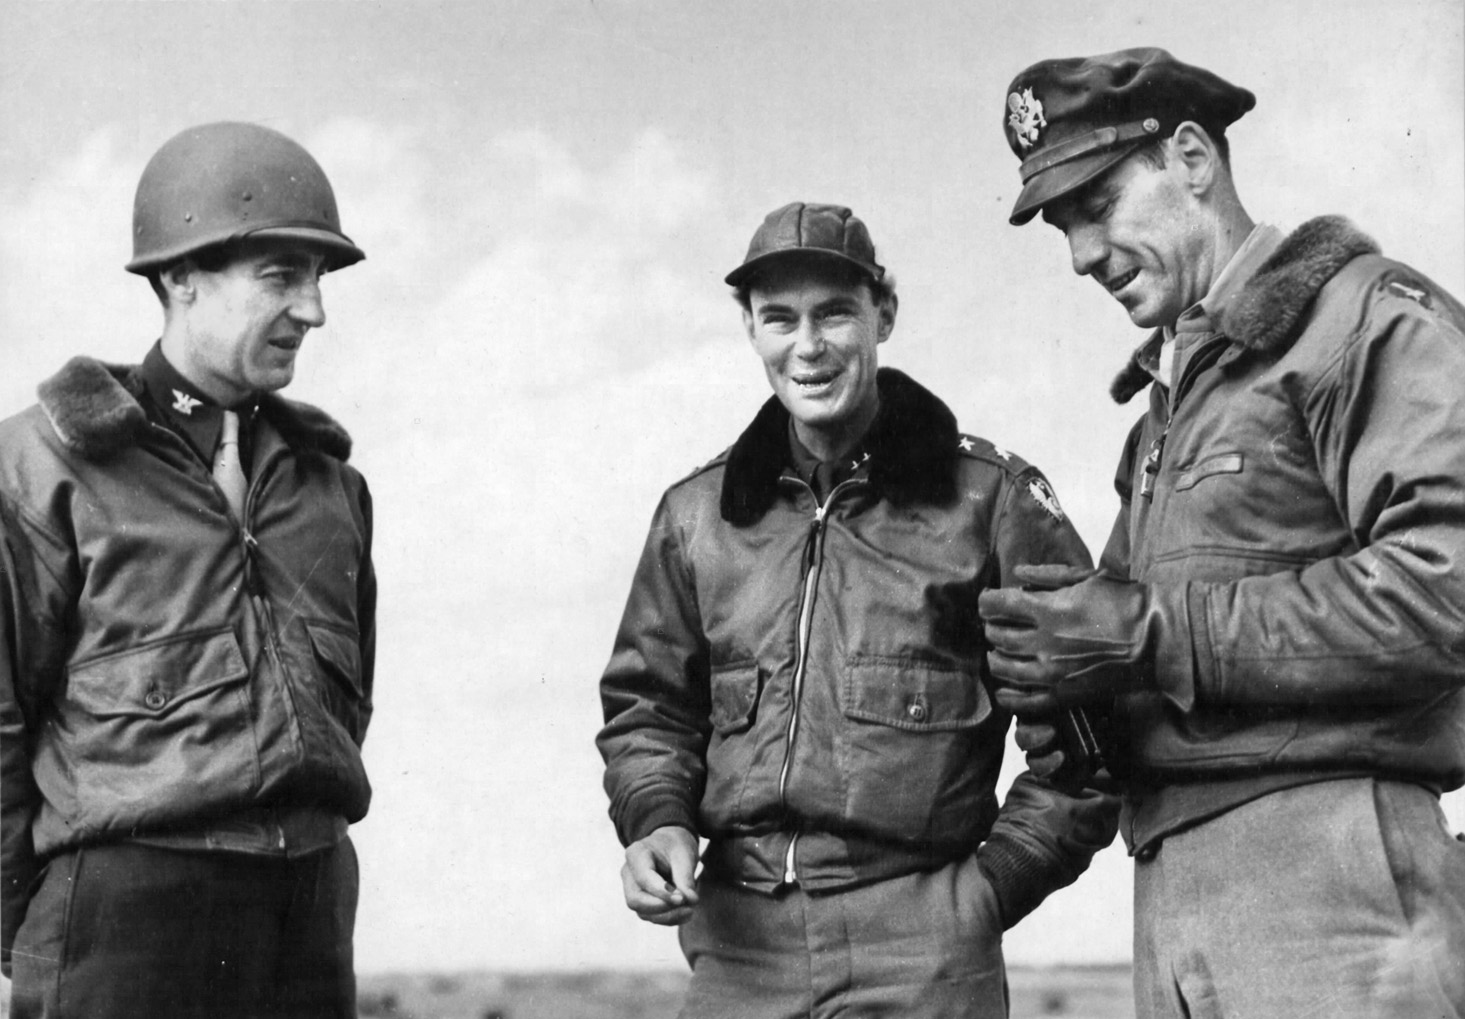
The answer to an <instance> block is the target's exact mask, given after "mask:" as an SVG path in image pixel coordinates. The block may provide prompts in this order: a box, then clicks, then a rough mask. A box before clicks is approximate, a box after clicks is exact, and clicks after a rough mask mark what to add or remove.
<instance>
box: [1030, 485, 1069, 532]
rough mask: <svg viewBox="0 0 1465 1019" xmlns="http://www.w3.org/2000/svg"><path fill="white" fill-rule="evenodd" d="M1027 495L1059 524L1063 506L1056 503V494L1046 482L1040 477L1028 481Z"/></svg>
mask: <svg viewBox="0 0 1465 1019" xmlns="http://www.w3.org/2000/svg"><path fill="white" fill-rule="evenodd" d="M1028 495H1031V496H1032V497H1033V501H1034V502H1036V503H1037V504H1038V505H1039V506H1041V507H1043V511H1044V512H1045V513H1047V514H1048V515H1049V516H1050V517H1052V518H1053V519H1054V520H1056V521H1058V522H1059V523H1060V524H1061V523H1062V522H1063V507H1062V506H1060V505H1058V496H1057V495H1056V494H1055V493H1054V491H1053V489H1052V487H1051V486H1050V485H1049V484H1048V482H1046V481H1044V480H1043V479H1042V478H1034V479H1033V480H1031V481H1029V482H1028Z"/></svg>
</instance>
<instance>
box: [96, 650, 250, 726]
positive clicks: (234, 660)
mask: <svg viewBox="0 0 1465 1019" xmlns="http://www.w3.org/2000/svg"><path fill="white" fill-rule="evenodd" d="M248 675H249V669H248V668H247V667H246V666H245V664H244V654H243V652H242V651H240V650H239V642H238V641H237V640H236V639H235V638H234V632H233V631H232V630H222V631H215V632H213V633H209V634H204V635H200V634H197V633H189V634H184V635H181V636H178V637H170V638H168V639H166V640H162V641H158V642H156V643H152V644H148V645H146V646H144V647H140V648H134V649H132V650H129V651H123V652H120V653H118V654H113V655H108V656H107V657H105V658H99V659H95V660H93V661H90V662H86V663H85V664H83V665H79V666H77V667H75V668H73V669H72V670H71V672H70V674H69V676H68V696H69V697H70V698H71V700H72V701H73V702H75V703H76V704H77V705H79V706H80V707H82V708H83V709H85V710H86V711H89V712H91V713H92V714H93V715H95V716H97V717H99V718H106V717H109V716H116V715H141V716H150V717H154V718H156V717H160V716H162V715H166V714H167V713H168V712H169V711H171V710H173V707H174V706H175V705H176V704H179V703H182V702H184V701H187V700H191V699H192V698H194V697H198V696H200V695H201V694H205V693H208V692H209V691H210V690H215V689H217V688H219V687H221V686H227V685H229V684H230V683H238V682H240V681H241V680H243V679H245V678H246V677H247V676H248Z"/></svg>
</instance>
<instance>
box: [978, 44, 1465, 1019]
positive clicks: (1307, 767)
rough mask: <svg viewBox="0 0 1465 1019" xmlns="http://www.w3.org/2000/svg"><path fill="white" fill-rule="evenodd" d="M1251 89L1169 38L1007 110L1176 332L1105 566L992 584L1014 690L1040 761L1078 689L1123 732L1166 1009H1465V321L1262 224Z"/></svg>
mask: <svg viewBox="0 0 1465 1019" xmlns="http://www.w3.org/2000/svg"><path fill="white" fill-rule="evenodd" d="M1252 105H1253V97H1252V95H1251V93H1249V92H1247V91H1245V90H1244V89H1240V88H1237V87H1235V86H1233V85H1231V84H1229V83H1227V82H1226V81H1223V80H1222V79H1220V78H1218V77H1217V76H1216V75H1214V74H1212V73H1210V72H1209V71H1205V70H1202V69H1200V68H1197V67H1191V66H1189V65H1186V64H1183V63H1181V62H1180V61H1178V60H1176V59H1174V58H1173V57H1172V56H1171V55H1170V54H1168V53H1166V52H1165V51H1164V50H1159V49H1135V50H1125V51H1122V52H1119V53H1111V54H1106V55H1104V56H1098V57H1089V58H1079V59H1071V60H1049V61H1044V62H1042V63H1039V64H1035V65H1034V66H1032V67H1030V68H1028V69H1027V70H1026V71H1024V72H1022V73H1021V74H1019V75H1018V76H1017V77H1016V78H1015V79H1014V80H1013V82H1012V85H1011V86H1010V87H1009V88H1008V90H1007V94H1006V95H1005V96H1004V97H1003V111H1002V117H1003V128H1004V131H1005V133H1006V138H1007V142H1008V145H1009V146H1010V147H1011V149H1012V151H1013V153H1014V154H1015V155H1017V156H1018V158H1019V159H1020V160H1021V164H1020V172H1021V177H1022V190H1021V193H1020V194H1019V197H1018V200H1017V203H1016V205H1015V206H1014V208H1013V210H1012V216H1011V219H1012V222H1013V223H1024V222H1026V221H1027V220H1029V219H1031V218H1032V217H1033V216H1035V215H1038V214H1039V213H1041V215H1042V217H1043V219H1044V221H1046V222H1047V223H1048V224H1049V225H1051V226H1053V227H1055V228H1057V229H1058V230H1059V231H1061V232H1062V234H1063V236H1064V238H1065V240H1066V242H1067V245H1068V251H1069V257H1070V258H1071V260H1072V264H1073V268H1074V271H1075V272H1076V273H1078V274H1079V275H1081V276H1090V277H1092V278H1093V279H1094V280H1095V281H1096V282H1097V283H1099V285H1100V286H1102V287H1104V288H1105V290H1107V291H1108V292H1109V293H1110V294H1111V295H1112V296H1113V297H1114V299H1115V300H1116V301H1118V302H1119V304H1120V305H1121V306H1122V307H1123V308H1124V310H1125V312H1126V313H1127V314H1128V316H1129V318H1130V320H1131V321H1132V322H1133V323H1134V324H1135V325H1138V326H1141V327H1143V328H1145V329H1147V330H1149V332H1148V335H1147V336H1146V338H1145V340H1144V341H1143V343H1141V344H1140V346H1139V348H1138V349H1137V350H1136V351H1135V352H1134V354H1133V355H1132V356H1131V357H1130V359H1129V362H1128V364H1127V365H1126V366H1125V367H1124V369H1123V371H1122V372H1121V373H1120V375H1119V377H1118V378H1117V379H1116V381H1115V382H1114V385H1113V387H1112V392H1113V395H1114V396H1115V398H1116V399H1117V400H1119V401H1120V402H1124V401H1127V400H1129V399H1131V398H1132V397H1134V396H1136V395H1138V394H1140V393H1141V392H1143V391H1144V390H1145V389H1146V388H1148V390H1149V393H1148V400H1149V404H1148V408H1147V410H1146V412H1145V413H1144V415H1143V416H1142V417H1141V419H1140V420H1139V422H1138V423H1137V424H1136V425H1135V427H1134V430H1133V431H1132V432H1131V433H1130V437H1129V441H1128V442H1127V443H1126V445H1125V448H1124V451H1123V454H1122V456H1121V458H1120V463H1119V468H1118V472H1117V474H1116V477H1115V486H1116V488H1117V490H1118V492H1119V495H1120V511H1119V519H1118V521H1117V523H1116V524H1115V527H1114V530H1113V536H1112V537H1111V539H1110V542H1109V545H1108V547H1107V548H1106V549H1105V551H1104V555H1103V557H1102V560H1101V567H1100V572H1099V573H1098V574H1096V575H1093V576H1090V577H1086V578H1082V577H1079V576H1078V575H1075V574H1072V573H1071V572H1067V571H1062V570H1058V569H1056V568H1055V569H1051V570H1047V571H1039V573H1038V574H1037V575H1027V574H1024V577H1023V579H1024V580H1026V581H1028V582H1029V583H1030V584H1031V585H1032V587H1033V588H1035V589H1029V590H1018V589H1011V590H1002V591H989V592H987V593H985V594H984V595H983V596H982V598H981V612H982V616H983V619H984V621H985V624H986V627H987V633H988V637H989V639H990V640H991V642H992V645H993V650H992V651H991V653H990V655H989V660H990V664H991V669H992V674H993V676H994V677H995V678H996V680H997V682H998V683H999V684H1000V685H1001V689H1000V690H999V692H998V694H997V699H998V701H999V702H1000V703H1002V704H1003V705H1005V706H1007V707H1008V708H1010V709H1012V710H1013V711H1015V712H1016V713H1017V715H1018V717H1019V719H1026V720H1027V726H1028V727H1027V729H1026V732H1027V733H1028V735H1029V737H1030V738H1029V739H1028V740H1027V741H1026V743H1025V747H1026V749H1028V750H1029V762H1030V764H1031V766H1032V767H1033V768H1034V769H1035V770H1039V771H1042V770H1045V769H1047V768H1049V767H1052V766H1054V765H1055V764H1057V763H1058V762H1061V761H1062V760H1063V757H1064V754H1065V749H1064V747H1063V746H1062V745H1061V743H1060V742H1059V741H1058V740H1057V739H1055V738H1053V737H1052V733H1051V730H1048V731H1047V732H1046V734H1044V727H1043V726H1042V725H1041V724H1040V723H1041V720H1043V719H1045V718H1049V717H1052V716H1053V714H1054V713H1055V712H1057V711H1059V710H1062V709H1064V708H1071V707H1074V706H1084V707H1086V708H1087V709H1088V710H1089V712H1090V713H1103V714H1105V715H1107V716H1109V717H1110V718H1111V720H1112V722H1113V728H1114V729H1115V730H1116V731H1117V732H1118V733H1119V735H1120V737H1121V743H1122V746H1120V747H1119V748H1117V750H1116V752H1115V753H1114V754H1112V755H1111V760H1110V764H1111V768H1112V769H1113V770H1114V771H1115V772H1116V773H1117V774H1118V775H1119V776H1120V777H1121V780H1122V786H1123V791H1124V794H1125V795H1124V799H1125V811H1124V816H1123V819H1122V822H1121V830H1122V831H1123V833H1124V838H1125V840H1126V842H1127V843H1128V845H1129V848H1130V851H1131V853H1132V854H1133V856H1134V858H1135V935H1134V948H1135V991H1136V1001H1137V1005H1138V1009H1139V1014H1140V1016H1141V1017H1145V1019H1150V1017H1175V1019H1179V1017H1182V1016H1195V1015H1206V1016H1216V1017H1227V1016H1295V1015H1310V1014H1320V1013H1326V1014H1327V1015H1329V1016H1335V1017H1342V1016H1347V1017H1363V1016H1426V1015H1427V1016H1460V1015H1462V1014H1465V843H1462V842H1460V841H1458V840H1457V839H1455V838H1454V837H1452V836H1451V834H1450V833H1449V831H1448V828H1447V826H1446V824H1445V820H1444V817H1443V814H1442V812H1441V809H1440V805H1439V796H1440V793H1441V791H1442V790H1452V789H1456V788H1459V787H1460V786H1461V785H1462V783H1465V642H1462V641H1461V639H1460V635H1461V633H1465V393H1462V390H1461V387H1460V379H1461V378H1465V308H1462V306H1461V305H1460V304H1459V303H1458V302H1457V301H1456V300H1455V299H1454V298H1452V297H1451V296H1450V295H1448V294H1446V293H1445V292H1444V291H1443V290H1441V289H1440V288H1439V287H1438V286H1436V285H1435V284H1434V283H1433V282H1431V281H1430V280H1429V279H1427V278H1425V277H1424V276H1422V275H1421V274H1420V273H1418V272H1416V271H1415V270H1413V269H1411V268H1410V267H1409V266H1407V265H1404V264H1402V263H1400V262H1396V261H1393V260H1391V259H1388V258H1385V257H1383V256H1382V255H1381V254H1380V253H1379V251H1378V248H1377V246H1376V245H1375V244H1374V243H1373V241H1371V240H1370V239H1369V238H1368V237H1367V236H1365V235H1364V234H1363V233H1361V232H1360V231H1359V230H1358V229H1357V228H1356V227H1354V226H1353V225H1352V224H1351V223H1349V222H1348V221H1347V220H1345V219H1343V218H1341V217H1337V216H1327V217H1322V218H1319V219H1314V220H1312V221H1310V222H1307V223H1304V224H1302V226H1300V227H1298V228H1297V229H1296V230H1294V231H1292V232H1291V233H1289V234H1284V233H1283V232H1282V231H1281V230H1279V229H1277V228H1276V227H1272V226H1267V225H1264V224H1257V223H1255V222H1253V221H1252V219H1251V217H1250V216H1249V215H1248V214H1247V212H1246V210H1245V209H1244V207H1243V206H1242V204H1241V201H1240V199H1239V197H1238V195H1237V192H1236V188H1235V186H1234V184H1233V181H1232V176H1231V169H1230V155H1229V152H1228V146H1227V142H1226V138H1225V134H1224V132H1225V130H1226V129H1227V127H1228V126H1230V125H1231V124H1232V123H1233V122H1234V121H1235V120H1236V119H1237V118H1238V117H1240V116H1241V115H1242V114H1244V113H1246V112H1247V111H1248V110H1250V109H1251V107H1252ZM1059 576H1061V577H1062V580H1063V581H1064V582H1066V583H1067V584H1069V585H1070V586H1066V587H1065V586H1062V585H1061V584H1059V583H1054V582H1052V581H1053V578H1055V577H1059ZM1043 579H1047V580H1048V581H1049V582H1048V583H1046V584H1042V583H1036V584H1035V583H1033V582H1034V581H1038V580H1043ZM1043 588H1046V589H1043ZM1040 734H1043V735H1046V738H1042V735H1040Z"/></svg>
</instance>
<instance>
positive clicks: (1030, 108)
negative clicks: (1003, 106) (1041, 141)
mask: <svg viewBox="0 0 1465 1019" xmlns="http://www.w3.org/2000/svg"><path fill="white" fill-rule="evenodd" d="M1007 109H1008V111H1009V112H1008V114H1007V124H1008V126H1009V127H1011V128H1012V131H1013V133H1014V134H1015V135H1017V143H1018V144H1019V145H1021V146H1022V147H1023V148H1024V149H1030V148H1032V147H1033V146H1034V145H1036V144H1037V143H1038V131H1039V129H1040V128H1044V127H1047V126H1048V122H1047V121H1046V120H1044V119H1043V104H1042V102H1040V101H1039V100H1038V99H1036V98H1034V97H1033V90H1032V89H1030V88H1025V89H1023V90H1022V91H1021V92H1020V93H1019V92H1013V93H1012V94H1011V95H1009V96H1008V97H1007Z"/></svg>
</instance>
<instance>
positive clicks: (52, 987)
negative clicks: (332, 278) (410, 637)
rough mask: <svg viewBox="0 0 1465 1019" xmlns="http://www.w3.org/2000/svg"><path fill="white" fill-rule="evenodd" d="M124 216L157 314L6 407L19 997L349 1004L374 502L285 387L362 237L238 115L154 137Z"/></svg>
mask: <svg viewBox="0 0 1465 1019" xmlns="http://www.w3.org/2000/svg"><path fill="white" fill-rule="evenodd" d="M133 222H134V235H133V242H134V257H133V260H132V261H131V262H130V263H128V266H127V268H128V269H129V270H131V271H132V272H135V273H138V274H140V275H143V276H145V277H147V278H148V280H149V281H150V283H151V284H152V286H153V288H154V290H155V291H156V292H157V294H158V296H159V298H160V300H161V301H162V304H163V319H164V323H163V332H162V337H161V339H160V340H159V341H158V342H157V343H155V344H154V345H153V347H152V349H151V350H150V351H148V352H147V354H146V356H145V357H144V358H143V360H142V363H141V364H139V365H133V366H118V365H108V364H103V363H101V362H99V361H96V360H93V359H91V358H87V357H76V358H73V359H72V360H71V361H69V362H68V363H67V364H66V365H65V366H64V367H63V368H62V369H61V370H60V372H58V373H57V374H56V375H55V376H53V377H52V378H50V379H48V380H47V381H45V382H43V383H42V384H41V386H40V389H39V396H40V403H39V404H38V405H37V406H35V407H32V408H30V409H29V410H27V411H24V412H22V413H20V414H18V415H16V416H15V417H12V418H10V419H8V420H6V421H4V422H0V447H3V448H4V449H5V453H6V455H5V457H4V458H3V460H0V723H3V729H0V737H3V743H0V747H3V767H4V774H3V781H4V813H3V821H4V832H3V849H4V856H3V867H4V881H3V885H4V901H3V906H4V913H3V919H4V948H5V964H6V966H5V968H6V972H7V973H11V975H12V977H13V985H12V1001H11V1009H12V1011H11V1014H12V1015H13V1016H15V1017H17V1019H20V1017H29V1016H52V1015H87V1016H119V1017H120V1016H143V1015H155V1016H166V1015H200V1016H202V1015H207V1016H241V1017H242V1016H261V1015H271V1016H276V1015H278V1016H302V1017H303V1016H348V1015H355V977H354V974H353V969H352V928H353V925H354V922H355V912H356V895H357V870H356V858H355V853H354V851H353V850H352V848H351V842H350V839H349V838H348V837H347V835H346V832H347V826H348V825H349V824H350V823H351V822H354V821H357V820H359V819H360V818H361V817H362V816H363V815H364V814H365V813H366V808H367V803H368V800H369V799H370V787H369V785H368V783H367V779H366V773H365V771H364V769H363V767H362V762H361V755H360V745H361V741H362V738H363V737H364V735H365V731H366V725H367V722H368V719H369V718H370V715H371V694H372V666H373V658H374V644H375V626H374V616H375V602H376V583H375V578H374V574H373V571H372V565H371V533H372V517H371V500H370V496H369V494H368V492H367V488H366V484H365V482H364V481H363V480H362V478H361V475H360V474H358V473H357V472H356V471H355V470H354V469H353V468H351V467H349V466H347V464H346V458H347V456H348V455H349V453H350V447H351V441H350V438H349V437H348V436H347V434H346V433H345V431H344V430H343V429H342V428H341V427H340V425H338V424H336V423H335V422H334V421H333V420H331V419H330V418H329V417H327V416H326V415H325V414H324V413H322V412H321V411H319V410H316V409H315V408H313V407H309V406H307V405H305V404H301V403H295V402H293V401H289V400H286V399H283V398H281V397H280V396H278V395H277V391H278V390H280V389H282V388H283V387H284V386H286V385H287V384H288V383H289V382H290V380H291V377H292V375H293V373H294V363H295V357H296V355H297V353H298V351H299V349H300V346H301V343H302V341H303V339H304V337H305V335H306V334H307V333H308V332H309V330H311V329H313V328H316V327H318V326H320V325H321V324H323V323H324V321H325V312H324V310H323V307H322V304H321V292H320V279H321V276H322V274H323V273H325V272H329V271H332V270H334V269H339V268H342V267H344V266H347V265H351V264H353V263H355V262H357V261H360V260H361V259H362V258H363V257H364V255H363V254H362V252H361V250H360V249H359V248H357V247H356V246H355V245H354V244H353V243H352V242H351V240H350V239H349V238H348V237H347V236H346V235H345V234H344V233H342V232H341V226H340V221H339V218H338V216H337V213H336V203H335V197H334V195H333V193H332V191H331V187H330V184H329V182H328V181H327V180H326V177H325V174H324V173H323V172H322V171H321V169H320V167H319V166H318V165H317V164H316V162H315V160H314V159H312V158H311V156H310V155H309V153H307V152H306V151H305V150H304V149H303V148H301V147H300V146H299V145H297V144H296V143H295V142H293V141H291V140H290V139H289V138H287V137H285V136H284V135H282V134H280V133H278V132H276V131H272V130H269V129H267V128H263V127H258V126H255V125H251V124H229V123H221V124H209V125H204V126H201V127H197V128H192V129H189V130H187V131H184V132H183V133H181V134H179V135H177V136H176V137H174V138H173V139H172V140H170V141H169V142H167V144H165V145H164V146H163V147H162V148H161V149H160V150H159V151H158V153H157V154H156V155H155V156H154V157H153V159H152V160H151V161H150V162H149V164H148V166H147V168H146V169H145V170H144V171H143V175H142V178H141V181H140V182H139V184H138V189H137V198H136V203H135V206H134V217H133Z"/></svg>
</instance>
